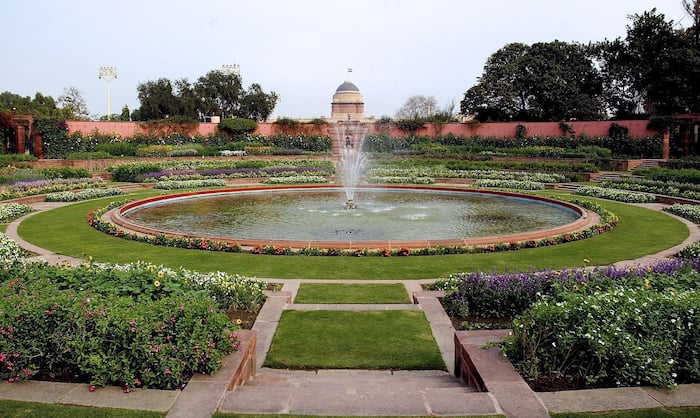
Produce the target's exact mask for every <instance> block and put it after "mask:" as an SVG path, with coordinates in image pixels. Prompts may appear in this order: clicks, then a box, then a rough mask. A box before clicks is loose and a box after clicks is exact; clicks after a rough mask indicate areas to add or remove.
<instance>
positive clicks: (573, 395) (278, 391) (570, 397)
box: [0, 203, 700, 418]
mask: <svg viewBox="0 0 700 418" xmlns="http://www.w3.org/2000/svg"><path fill="white" fill-rule="evenodd" d="M34 206H35V207H36V208H37V209H41V210H43V209H50V208H52V207H56V206H57V205H54V204H46V203H39V204H34ZM644 206H651V207H652V208H654V209H659V207H658V206H659V205H644ZM27 216H31V214H30V215H27ZM19 222H21V219H20V220H17V221H15V222H12V223H11V224H10V225H9V226H8V228H7V235H8V236H9V237H11V238H13V239H15V240H16V241H17V242H19V243H20V245H21V246H22V247H23V248H25V249H27V250H29V251H32V252H33V253H35V254H37V255H36V256H35V257H34V258H36V259H40V260H43V261H47V262H50V263H66V262H68V263H71V264H79V263H81V262H82V261H83V260H79V259H75V258H72V257H65V256H62V255H59V254H54V253H52V252H50V251H47V250H44V249H42V248H38V247H36V246H34V245H32V244H30V243H27V242H25V241H24V240H22V239H21V238H20V237H19V236H18V235H17V225H18V224H19ZM684 222H685V223H686V224H687V225H688V228H689V231H690V236H689V238H688V239H687V240H686V241H685V242H684V243H683V244H681V245H679V246H677V247H674V248H671V249H668V250H665V251H663V252H661V253H659V254H654V255H650V256H647V257H643V258H641V259H638V260H629V261H623V262H620V263H616V265H618V266H623V265H633V264H646V263H652V262H654V261H657V260H659V259H662V258H666V257H668V256H669V255H671V254H673V253H675V252H677V251H679V250H680V249H681V248H683V247H684V246H686V245H687V244H689V243H691V242H695V241H700V231H698V228H697V227H696V226H695V225H694V224H692V223H691V222H688V221H685V220H684ZM275 281H281V282H283V288H282V290H281V291H280V292H273V293H271V295H270V297H269V299H268V301H267V302H266V303H265V305H264V307H263V308H262V310H261V311H260V313H259V315H258V317H257V320H256V322H255V324H254V326H253V329H254V330H255V331H256V332H257V341H258V342H257V345H256V360H257V364H258V367H259V369H258V371H257V374H256V377H255V378H254V379H252V380H251V381H250V382H248V383H247V384H246V385H244V386H242V387H239V388H237V389H236V390H235V391H233V392H228V391H226V390H225V383H217V382H215V380H216V379H213V380H212V382H213V383H211V384H212V385H213V387H215V388H218V389H215V390H213V392H212V389H210V390H209V393H206V394H204V393H203V394H202V395H201V396H181V395H182V394H183V393H184V392H179V391H160V390H138V391H135V392H133V393H130V394H128V395H125V394H123V393H122V391H121V390H120V389H119V388H112V387H108V388H103V389H100V390H98V391H96V392H94V393H92V392H89V391H88V390H87V385H75V384H66V383H50V382H22V383H15V384H7V383H2V384H0V398H2V399H15V400H26V401H36V402H49V403H63V404H77V405H88V406H104V407H112V408H125V407H126V408H129V409H143V410H152V411H160V412H163V413H168V417H187V418H193V417H203V418H204V417H209V416H211V414H212V413H213V412H215V411H217V410H218V411H220V412H229V413H255V414H308V415H375V416H376V415H384V416H398V415H403V416H409V415H411V416H412V415H492V414H504V415H506V416H513V417H544V416H548V415H549V414H548V411H549V412H577V411H605V410H614V409H638V408H653V407H662V406H674V407H678V406H700V385H684V386H681V387H678V388H677V389H675V390H674V391H672V392H670V393H669V392H665V391H658V390H655V389H651V388H622V389H602V390H600V389H599V390H592V391H569V392H557V393H537V394H535V393H534V392H532V391H531V390H529V388H527V385H524V382H522V379H519V378H518V377H513V374H512V373H511V371H512V370H508V365H509V364H510V363H508V362H507V361H505V360H503V359H502V358H501V356H500V355H498V353H497V351H491V352H490V353H488V351H489V350H483V354H484V359H485V360H484V361H485V362H486V364H487V367H490V369H489V370H485V374H487V375H489V378H492V383H491V386H490V387H489V392H476V391H475V390H474V389H472V388H469V387H467V386H465V385H464V384H462V383H461V381H460V380H458V379H457V378H455V377H454V358H455V354H454V353H455V330H454V328H453V327H452V323H451V321H450V319H449V317H448V316H447V315H446V314H445V312H444V310H443V309H442V306H441V305H440V302H439V300H438V298H437V296H438V294H436V293H435V292H424V291H423V290H422V287H421V285H422V284H423V283H425V282H429V281H430V280H427V281H413V280H410V281H400V280H399V281H394V280H382V281H372V282H373V283H403V284H404V286H405V287H406V291H407V293H408V295H409V296H410V297H411V299H412V301H413V302H414V303H412V304H398V305H300V304H294V303H293V301H294V298H295V296H296V293H297V291H298V288H299V286H300V285H301V284H302V283H306V282H332V283H350V282H354V283H366V282H364V281H361V280H358V281H340V280H328V281H324V280H275ZM285 309H297V310H299V309H339V310H370V309H381V310H386V309H411V310H415V309H419V310H422V311H423V312H425V315H426V318H427V320H428V322H429V323H430V326H431V329H432V332H433V336H434V338H435V341H436V343H437V345H438V347H439V349H440V353H441V355H442V357H443V359H444V361H445V365H446V369H447V370H446V371H442V370H428V371H368V370H320V371H289V370H274V369H268V368H260V365H262V364H263V363H264V360H265V357H266V355H267V352H268V350H269V348H270V345H271V343H272V337H273V336H274V333H275V330H276V328H277V324H278V322H279V319H280V317H281V315H282V312H283V310H285ZM487 341H488V339H487V340H479V339H478V338H477V339H476V340H473V341H472V342H471V344H473V345H474V346H475V347H482V346H483V343H484V342H487ZM310 343H311V342H310ZM465 343H466V344H470V342H469V341H466V342H465ZM489 356H491V357H489ZM504 365H505V369H504V368H503V367H504ZM510 368H511V369H512V366H510ZM217 385H218V386H217ZM219 386H221V387H219ZM188 388H189V386H188ZM188 388H185V391H187V390H188ZM204 399H207V401H205V400H204Z"/></svg>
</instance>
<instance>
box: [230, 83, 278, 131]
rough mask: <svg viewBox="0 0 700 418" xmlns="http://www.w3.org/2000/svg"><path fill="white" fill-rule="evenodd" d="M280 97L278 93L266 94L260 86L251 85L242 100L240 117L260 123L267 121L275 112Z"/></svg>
mask: <svg viewBox="0 0 700 418" xmlns="http://www.w3.org/2000/svg"><path fill="white" fill-rule="evenodd" d="M278 100H279V96H278V95H277V93H275V92H274V91H273V92H270V93H269V94H268V93H265V92H264V91H263V90H262V87H260V84H257V83H254V84H251V85H250V87H249V88H248V91H246V93H245V95H244V96H243V97H242V98H241V105H240V108H239V112H238V114H239V117H241V118H247V119H253V120H256V121H258V122H261V121H265V120H267V119H268V118H269V117H270V115H271V114H272V112H273V111H274V110H275V106H276V105H277V101H278Z"/></svg>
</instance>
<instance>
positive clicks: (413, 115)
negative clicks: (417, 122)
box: [396, 95, 438, 119]
mask: <svg viewBox="0 0 700 418" xmlns="http://www.w3.org/2000/svg"><path fill="white" fill-rule="evenodd" d="M436 112H438V105H437V100H436V99H435V96H423V95H415V96H411V97H409V98H408V99H406V102H404V104H403V105H402V106H401V107H400V108H399V110H397V111H396V118H397V119H425V118H428V117H430V116H431V115H433V114H434V113H436Z"/></svg>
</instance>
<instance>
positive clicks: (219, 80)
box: [194, 70, 243, 119]
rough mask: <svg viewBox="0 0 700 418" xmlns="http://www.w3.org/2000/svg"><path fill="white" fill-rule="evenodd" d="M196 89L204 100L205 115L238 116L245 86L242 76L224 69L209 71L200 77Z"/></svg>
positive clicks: (202, 107) (203, 110)
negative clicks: (242, 82)
mask: <svg viewBox="0 0 700 418" xmlns="http://www.w3.org/2000/svg"><path fill="white" fill-rule="evenodd" d="M194 90H195V92H196V93H197V95H198V96H199V97H200V98H201V100H202V105H201V110H202V112H203V113H204V114H205V115H209V116H211V115H219V116H221V117H222V119H223V118H231V117H234V116H238V108H239V106H240V101H241V97H242V96H243V86H242V84H241V76H240V75H238V74H236V73H228V72H224V71H219V70H214V71H209V72H208V73H207V74H206V75H205V76H202V77H199V80H197V83H195V85H194Z"/></svg>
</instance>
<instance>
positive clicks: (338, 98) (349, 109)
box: [331, 81, 365, 121]
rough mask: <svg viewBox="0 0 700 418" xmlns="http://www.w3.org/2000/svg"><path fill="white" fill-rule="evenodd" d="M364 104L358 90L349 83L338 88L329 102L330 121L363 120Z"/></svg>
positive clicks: (344, 83)
mask: <svg viewBox="0 0 700 418" xmlns="http://www.w3.org/2000/svg"><path fill="white" fill-rule="evenodd" d="M363 119H365V103H364V101H363V100H362V94H360V89H358V88H357V86H356V85H355V84H353V83H352V82H350V81H345V82H343V84H341V85H340V86H338V88H337V89H336V90H335V94H334V95H333V102H331V120H334V121H337V120H363Z"/></svg>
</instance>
